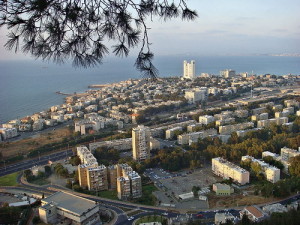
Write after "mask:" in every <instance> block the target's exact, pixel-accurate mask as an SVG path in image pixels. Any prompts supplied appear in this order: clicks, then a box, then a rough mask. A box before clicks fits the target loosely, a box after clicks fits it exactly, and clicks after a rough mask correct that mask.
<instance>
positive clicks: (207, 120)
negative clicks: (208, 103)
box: [199, 115, 215, 125]
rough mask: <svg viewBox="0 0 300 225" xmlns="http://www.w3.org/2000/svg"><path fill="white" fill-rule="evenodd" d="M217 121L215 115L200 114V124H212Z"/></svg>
mask: <svg viewBox="0 0 300 225" xmlns="http://www.w3.org/2000/svg"><path fill="white" fill-rule="evenodd" d="M214 121H215V117H213V116H210V115H204V116H199V123H200V124H205V125H207V124H210V123H212V122H214Z"/></svg>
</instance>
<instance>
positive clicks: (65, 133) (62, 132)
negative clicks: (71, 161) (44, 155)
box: [0, 127, 72, 158]
mask: <svg viewBox="0 0 300 225" xmlns="http://www.w3.org/2000/svg"><path fill="white" fill-rule="evenodd" d="M71 135H72V131H71V130H70V129H69V128H67V127H63V128H59V129H56V130H51V131H47V132H45V133H42V132H41V133H38V134H36V135H34V136H32V137H29V138H24V139H22V140H19V141H14V142H7V143H2V144H0V151H1V152H2V154H3V157H4V158H7V157H11V156H16V155H20V154H21V155H23V154H27V153H28V152H30V151H31V150H33V149H35V148H37V147H40V146H42V145H45V144H49V143H54V142H61V141H63V140H64V138H68V137H70V136H71Z"/></svg>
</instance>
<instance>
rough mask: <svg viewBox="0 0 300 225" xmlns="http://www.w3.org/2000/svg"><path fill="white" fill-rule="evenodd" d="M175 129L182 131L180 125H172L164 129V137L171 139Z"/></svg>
mask: <svg viewBox="0 0 300 225" xmlns="http://www.w3.org/2000/svg"><path fill="white" fill-rule="evenodd" d="M176 131H182V127H174V128H170V129H168V130H166V139H173V137H174V136H175V133H176Z"/></svg>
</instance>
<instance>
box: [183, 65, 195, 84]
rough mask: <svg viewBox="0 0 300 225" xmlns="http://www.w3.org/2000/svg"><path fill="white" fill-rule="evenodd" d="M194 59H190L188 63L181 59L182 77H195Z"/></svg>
mask: <svg viewBox="0 0 300 225" xmlns="http://www.w3.org/2000/svg"><path fill="white" fill-rule="evenodd" d="M195 71H196V70H195V61H194V60H192V61H191V62H190V63H188V62H187V61H186V60H184V61H183V78H186V79H194V78H195Z"/></svg>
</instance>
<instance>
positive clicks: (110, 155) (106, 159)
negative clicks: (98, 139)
mask: <svg viewBox="0 0 300 225" xmlns="http://www.w3.org/2000/svg"><path fill="white" fill-rule="evenodd" d="M94 156H95V158H96V159H97V161H98V163H99V164H104V165H106V166H108V165H111V164H114V163H116V162H118V160H119V159H120V152H119V151H118V150H116V149H109V148H106V147H101V148H97V149H96V150H95V152H94Z"/></svg>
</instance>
